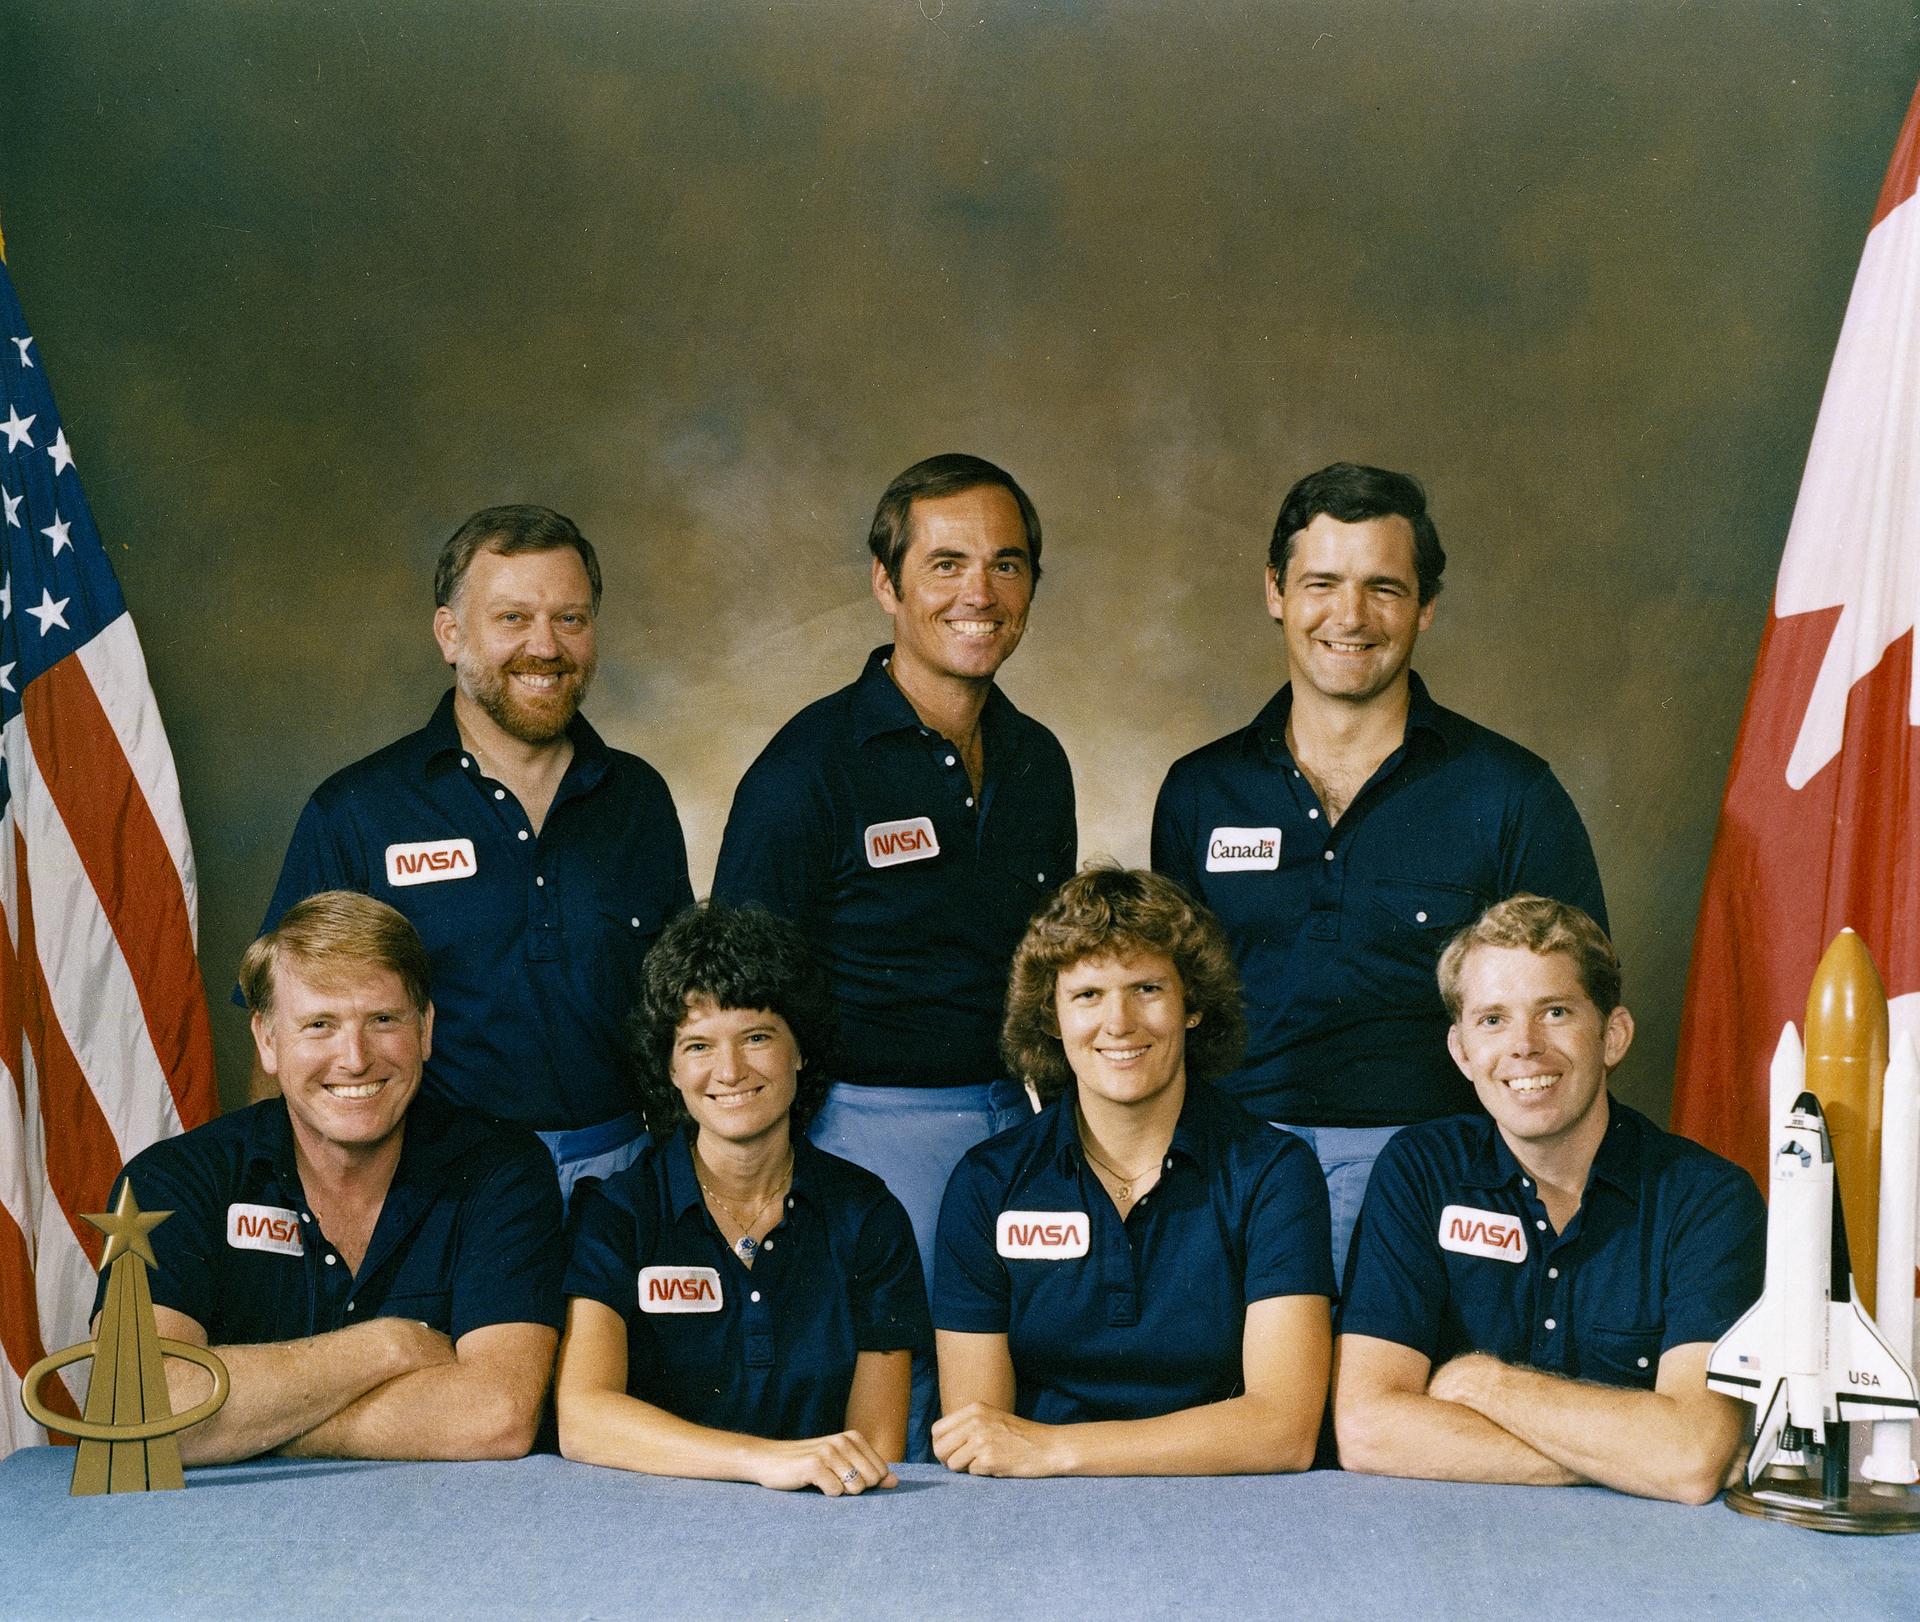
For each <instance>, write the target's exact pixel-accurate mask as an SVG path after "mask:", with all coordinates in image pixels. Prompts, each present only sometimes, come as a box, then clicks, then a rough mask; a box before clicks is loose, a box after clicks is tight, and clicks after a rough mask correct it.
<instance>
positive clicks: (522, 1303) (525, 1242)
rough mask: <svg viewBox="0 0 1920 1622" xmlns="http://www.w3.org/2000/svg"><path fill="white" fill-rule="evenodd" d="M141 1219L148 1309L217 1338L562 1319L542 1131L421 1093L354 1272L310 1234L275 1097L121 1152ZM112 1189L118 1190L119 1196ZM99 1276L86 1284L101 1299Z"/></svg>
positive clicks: (243, 1341)
mask: <svg viewBox="0 0 1920 1622" xmlns="http://www.w3.org/2000/svg"><path fill="white" fill-rule="evenodd" d="M122 1175H123V1177H124V1178H125V1179H126V1180H127V1181H130V1182H131V1183H132V1184H133V1192H134V1196H135V1198H137V1199H138V1200H139V1202H140V1205H141V1208H142V1209H143V1210H149V1211H171V1212H172V1213H173V1215H172V1216H170V1217H168V1218H167V1220H166V1221H165V1222H162V1223H161V1224H160V1225H159V1226H158V1227H156V1228H155V1229H154V1230H153V1234H152V1239H153V1253H154V1255H155V1256H156V1257H157V1258H158V1259H159V1264H160V1265H159V1266H158V1267H156V1268H154V1269H153V1270H152V1272H151V1275H150V1277H151V1282H152V1286H153V1299H154V1303H155V1305H157V1306H163V1307H172V1308H173V1309H174V1310H175V1311H176V1312H184V1313H185V1314H186V1315H187V1316H188V1317H189V1318H191V1319H193V1320H194V1322H195V1323H197V1324H199V1325H200V1327H201V1328H202V1329H204V1330H205V1331H206V1332H207V1341H208V1343H209V1344H210V1345H214V1346H234V1345H250V1344H255V1343H259V1342H265V1341H281V1340H304V1339H306V1338H307V1337H308V1336H311V1335H324V1334H326V1333H328V1332H329V1331H331V1330H335V1329H345V1328H347V1327H348V1326H349V1325H352V1324H356V1323H362V1322H364V1321H365V1320H366V1319H368V1318H415V1319H418V1320H419V1321H420V1322H421V1323H424V1324H426V1325H428V1326H429V1327H430V1328H433V1329H437V1330H439V1331H440V1332H441V1333H442V1334H443V1335H446V1336H448V1337H449V1338H451V1339H452V1340H454V1341H456V1342H457V1341H458V1340H459V1339H460V1337H461V1336H462V1335H464V1334H466V1333H467V1331H468V1330H470V1329H482V1328H485V1327H486V1326H487V1325H488V1324H497V1323H532V1324H545V1325H546V1326H547V1327H548V1328H550V1329H558V1328H560V1327H561V1324H562V1322H563V1313H562V1301H561V1297H560V1271H561V1268H562V1266H563V1264H564V1260H565V1253H564V1251H563V1249H562V1247H561V1238H560V1221H561V1219H560V1186H559V1183H558V1181H557V1180H556V1178H555V1175H554V1170H553V1161H552V1159H551V1158H550V1157H549V1156H548V1154H547V1152H546V1150H545V1149H544V1148H542V1147H541V1145H540V1140H539V1139H538V1138H535V1137H533V1136H532V1135H531V1134H529V1133H525V1132H522V1131H520V1130H519V1129H517V1128H513V1127H505V1126H497V1125H495V1124H493V1123H491V1122H487V1121H480V1120H476V1119H475V1118H474V1117H472V1116H470V1115H464V1114H462V1113H460V1112H459V1111H456V1110H451V1109H448V1108H447V1107H446V1106H445V1105H442V1104H438V1103H436V1102H435V1101H434V1100H432V1099H430V1098H426V1097H424V1096H418V1097H416V1098H415V1099H414V1101H413V1104H412V1105H411V1107H410V1108H409V1109H408V1111H407V1120H406V1130H405V1135H404V1136H403V1137H402V1139H401V1143H400V1163H399V1165H398V1166H397V1167H396V1168H395V1170H394V1174H393V1183H392V1186H391V1187H389V1188H388V1190H387V1197H386V1202H385V1203H384V1204H383V1205H382V1206H381V1207H380V1217H379V1220H378V1221H377V1222H376V1223H375V1224H374V1229H373V1237H372V1239H371V1240H370V1241H369V1242H368V1245H367V1253H366V1255H365V1256H364V1257H363V1258H362V1259H361V1262H360V1268H359V1270H358V1271H357V1272H354V1271H350V1270H349V1269H348V1267H347V1264H346V1262H345V1260H344V1259H342V1258H341V1257H340V1256H339V1255H338V1254H337V1253H336V1252H335V1250H334V1248H333V1246H332V1245H331V1244H329V1243H328V1242H327V1236H326V1235H325V1234H324V1233H322V1232H321V1231H320V1223H319V1219H318V1218H317V1217H315V1216H314V1215H313V1212H312V1210H311V1208H310V1207H309V1206H308V1204H307V1198H306V1193H305V1191H304V1189H303V1188H302V1186H301V1182H300V1172H299V1169H298V1166H297V1165H296V1163H295V1160H294V1153H293V1129H292V1127H291V1126H290V1125H289V1124H288V1121H287V1106H286V1102H285V1101H284V1100H283V1099H279V1098H269V1099H265V1100H263V1101H262V1102H261V1103H258V1104H254V1105H252V1106H251V1107H249V1108H247V1109H243V1110H239V1111H236V1112H235V1113H234V1114H232V1115H223V1116H221V1117H220V1118H219V1119H218V1120H214V1121H210V1122H208V1123H207V1124H206V1125H205V1126H202V1127H196V1128H195V1129H194V1130H193V1131H191V1132H189V1133H187V1134H185V1135H184V1136H182V1137H178V1138H165V1139H162V1140H161V1141H160V1142H159V1143H156V1144H154V1145H153V1146H152V1147H150V1148H147V1149H143V1150H142V1151H141V1152H140V1153H139V1154H137V1155H135V1156H134V1158H133V1159H132V1160H131V1161H129V1162H128V1164H127V1168H126V1171H125V1172H124V1173H123V1174H122ZM117 1195H118V1190H117V1188H116V1197H117ZM105 1293H106V1276H105V1275H104V1274H102V1275H101V1281H100V1288H99V1290H98V1291H97V1292H96V1293H95V1296H94V1304H93V1305H94V1311H95V1312H98V1311H99V1310H100V1306H101V1303H102V1301H103V1300H104V1299H105Z"/></svg>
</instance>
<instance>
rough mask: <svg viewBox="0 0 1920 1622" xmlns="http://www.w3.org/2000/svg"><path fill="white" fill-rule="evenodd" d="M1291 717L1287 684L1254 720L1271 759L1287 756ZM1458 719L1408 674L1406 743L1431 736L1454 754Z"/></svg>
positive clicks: (1290, 692)
mask: <svg viewBox="0 0 1920 1622" xmlns="http://www.w3.org/2000/svg"><path fill="white" fill-rule="evenodd" d="M1292 714H1293V683H1292V682H1288V683H1287V685H1286V686H1284V687H1282V688H1281V689H1280V691H1279V692H1277V693H1275V694H1274V695H1273V697H1272V698H1270V699H1268V700H1267V703H1266V707H1265V708H1264V709H1262V710H1261V712H1260V713H1259V714H1258V715H1257V716H1255V717H1254V721H1253V730H1254V733H1255V735H1256V736H1257V737H1258V738H1259V740H1260V744H1261V747H1262V748H1264V749H1265V750H1266V751H1267V753H1268V754H1269V755H1273V756H1282V755H1285V754H1287V719H1288V717H1289V716H1291V715H1292ZM1459 719H1460V717H1458V716H1456V715H1455V714H1454V713H1453V712H1452V711H1451V710H1447V709H1443V708H1441V706H1440V705H1438V704H1436V703H1435V702H1434V699H1433V695H1432V694H1431V693H1429V692H1428V691H1427V684H1426V683H1425V682H1424V681H1422V680H1421V679H1420V672H1419V671H1417V670H1409V671H1408V672H1407V736H1406V741H1411V740H1412V738H1413V737H1414V735H1415V734H1416V733H1424V734H1430V735H1431V736H1432V737H1433V738H1434V739H1435V740H1436V741H1437V742H1439V744H1440V745H1441V746H1442V747H1443V748H1446V749H1448V750H1449V751H1451V750H1452V749H1454V748H1455V747H1457V746H1458V744H1459V742H1460V739H1461V729H1460V727H1459V726H1458V725H1456V723H1457V722H1458V721H1459ZM1403 747H1404V743H1403Z"/></svg>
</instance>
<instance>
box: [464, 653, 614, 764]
mask: <svg viewBox="0 0 1920 1622" xmlns="http://www.w3.org/2000/svg"><path fill="white" fill-rule="evenodd" d="M593 670H594V667H593V665H592V664H591V663H588V664H585V665H579V664H575V663H574V662H573V660H571V659H516V660H514V661H513V662H512V663H511V664H510V665H508V666H507V667H506V668H505V669H504V670H503V669H497V668H495V667H494V666H491V665H481V664H479V663H478V662H475V661H469V660H467V659H462V660H461V661H460V663H459V664H458V666H457V667H456V674H457V675H458V677H459V681H460V687H461V690H462V691H463V692H465V693H466V695H467V697H469V698H470V699H472V700H473V702H474V703H476V704H478V705H479V706H480V708H481V709H482V710H484V711H485V712H486V713H487V716H488V718H489V719H490V720H491V721H492V722H493V724H494V725H495V726H497V727H498V728H499V729H500V730H501V731H502V732H504V733H506V734H507V736H508V737H510V738H518V739H519V740H520V741H521V742H522V743H533V744H540V743H552V742H553V740H554V739H555V738H557V737H559V736H560V735H561V734H562V733H563V732H565V731H566V730H567V726H568V724H569V723H570V722H571V721H572V720H573V717H574V715H575V713H576V712H577V711H578V710H579V708H580V701H581V700H582V699H584V698H585V697H586V696H587V685H588V683H589V682H591V681H592V680H593ZM516 674H519V675H543V676H558V677H559V678H560V681H559V684H558V685H557V686H556V687H554V688H553V689H552V690H551V691H550V692H548V693H545V694H532V693H529V692H528V691H527V690H526V689H524V688H522V687H519V686H517V685H515V684H514V682H513V681H512V679H511V678H512V677H513V676H514V675H516Z"/></svg>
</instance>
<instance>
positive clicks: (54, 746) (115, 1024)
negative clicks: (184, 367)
mask: <svg viewBox="0 0 1920 1622" xmlns="http://www.w3.org/2000/svg"><path fill="white" fill-rule="evenodd" d="M22 704H23V709H22V713H21V715H19V716H18V717H16V718H15V719H14V720H13V721H11V722H9V723H8V724H7V726H6V728H5V731H4V735H3V736H0V749H3V750H4V754H5V759H6V763H7V772H8V778H9V782H10V786H11V790H12V800H11V804H10V807H9V810H8V812H7V814H6V815H5V816H4V817H0V906H4V908H5V918H6V929H5V932H4V936H0V1069H4V1071H5V1075H6V1082H7V1085H6V1087H5V1090H4V1093H0V1348H3V1349H4V1352H5V1356H4V1358H0V1454H4V1453H5V1452H7V1451H10V1450H11V1449H12V1448H14V1447H17V1446H20V1445H22V1444H24V1443H26V1442H31V1441H39V1440H43V1439H44V1437H43V1434H42V1433H41V1431H40V1429H39V1427H38V1426H35V1425H33V1424H32V1422H31V1421H29V1420H28V1419H27V1418H26V1417H25V1415H24V1413H23V1412H22V1410H21V1409H20V1406H19V1379H20V1376H21V1374H22V1373H24V1371H25V1369H26V1368H27V1366H28V1365H29V1364H31V1363H32V1362H33V1361H34V1360H35V1359H37V1358H38V1357H40V1356H42V1355H43V1354H44V1353H45V1352H47V1351H49V1350H55V1349H58V1348H59V1347H62V1346H67V1345H70V1344H72V1343H73V1342H75V1341H80V1340H84V1339H86V1335H87V1321H88V1316H89V1314H90V1312H91V1308H92V1303H93V1287H94V1272H93V1269H94V1264H95V1261H96V1260H97V1258H98V1256H99V1244H100V1236H99V1234H98V1233H97V1232H96V1231H95V1230H94V1229H93V1228H92V1227H91V1226H89V1225H88V1224H87V1223H85V1222H84V1221H82V1220H81V1218H82V1215H83V1214H84V1213H86V1212H94V1211H102V1210H105V1209H106V1207H107V1204H108V1198H109V1195H110V1192H111V1189H112V1184H113V1179H114V1177H115V1176H116V1175H117V1174H118V1172H119V1169H120V1167H121V1165H122V1164H123V1163H124V1162H125V1161H126V1160H127V1159H129V1158H130V1157H131V1156H133V1155H135V1154H137V1153H138V1152H139V1151H140V1150H141V1149H144V1148H145V1147H146V1146H147V1145H148V1144H150V1143H152V1142H154V1141H155V1140H156V1139H158V1138H161V1137H165V1136H169V1135H171V1134H173V1133H177V1132H179V1131H181V1130H182V1129H183V1128H185V1127H191V1126H195V1125H198V1124H199V1123H201V1122H202V1121H205V1120H208V1119H210V1118H211V1117H212V1115H213V1113H214V1110H215V1091H214V1069H213V1049H212V1041H211V1034H210V1031H209V1028H208V1022H207V1008H206V996H205V991H204V988H203V986H202V985H201V981H200V971H199V965H198V962H197V960H196V958H195V955H194V936H195V925H196V900H195V894H194V880H193V871H194V870H193V855H192V849H191V846H190V844H189V841H188V838H187V830H186V821H185V818H184V816H183V815H182V812H181V807H180V791H179V783H178V780H177V778H176V776H175V774H174V768H173V760H172V754H171V752H170V751H169V749H168V748H167V741H166V734H165V730H164V729H163V727H162V726H161V724H160V718H159V714H158V711H157V710H156V708H155V706H154V702H153V695H152V691H151V688H150V687H149V685H148V683H147V675H146V663H145V660H144V659H143V657H142V656H141V652H140V645H139V641H138V638H137V637H136V636H135V634H134V630H133V624H132V621H131V619H130V618H129V617H128V616H127V615H125V614H122V615H121V616H120V617H119V618H118V619H116V620H114V621H113V622H112V623H111V624H109V625H108V626H107V627H106V628H105V630H104V631H102V632H101V633H100V634H99V635H98V636H96V637H94V638H93V639H92V640H91V641H90V642H89V643H88V644H87V645H86V646H85V647H84V648H83V649H81V650H80V651H79V652H77V653H75V654H73V655H71V656H69V657H68V658H66V659H64V660H62V661H61V662H60V663H59V664H57V665H55V666H54V667H53V668H52V669H51V670H48V671H47V672H45V673H44V674H43V675H41V676H40V677H39V678H38V679H37V680H35V681H34V682H33V683H32V685H31V686H30V687H29V688H28V689H27V691H26V692H25V694H24V695H23V696H22ZM78 1367H79V1366H76V1369H77V1368H78ZM54 1385H55V1382H48V1385H47V1386H46V1387H45V1388H43V1391H42V1396H43V1398H44V1399H45V1400H47V1401H48V1402H49V1404H50V1405H52V1406H56V1407H57V1406H59V1403H58V1400H57V1399H58V1397H59V1393H58V1392H57V1391H56V1390H54V1389H53V1387H54ZM73 1390H74V1393H75V1394H76V1396H77V1395H81V1394H83V1393H84V1378H83V1377H82V1378H78V1379H75V1380H74V1381H73Z"/></svg>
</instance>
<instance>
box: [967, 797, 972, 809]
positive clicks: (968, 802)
mask: <svg viewBox="0 0 1920 1622" xmlns="http://www.w3.org/2000/svg"><path fill="white" fill-rule="evenodd" d="M967 808H968V809H969V810H971V809H972V808H973V796H972V795H971V794H969V795H968V796H967Z"/></svg>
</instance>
